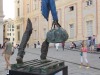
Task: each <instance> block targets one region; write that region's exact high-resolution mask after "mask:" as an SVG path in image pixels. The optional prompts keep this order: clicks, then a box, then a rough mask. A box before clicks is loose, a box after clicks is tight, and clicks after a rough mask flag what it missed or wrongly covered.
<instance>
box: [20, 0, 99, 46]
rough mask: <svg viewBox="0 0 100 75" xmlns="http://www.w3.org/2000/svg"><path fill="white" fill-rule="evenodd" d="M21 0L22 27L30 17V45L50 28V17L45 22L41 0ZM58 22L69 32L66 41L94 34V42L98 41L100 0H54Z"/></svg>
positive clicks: (82, 38) (41, 38)
mask: <svg viewBox="0 0 100 75" xmlns="http://www.w3.org/2000/svg"><path fill="white" fill-rule="evenodd" d="M22 1H23V18H24V22H23V25H24V27H23V29H24V30H25V28H26V25H27V18H30V19H31V21H32V25H33V33H32V35H31V38H30V40H29V43H30V45H31V44H33V43H37V41H40V42H41V43H42V42H43V40H44V39H45V37H46V33H47V31H48V30H50V29H51V25H52V17H51V14H50V16H49V21H48V22H47V21H46V20H45V19H44V17H43V16H42V14H41V0H22ZM56 6H57V13H58V18H59V23H60V24H61V26H62V27H63V28H64V29H66V30H67V32H68V34H69V39H68V41H78V40H86V39H87V37H89V36H92V35H96V42H97V43H100V39H99V38H100V33H99V32H100V29H99V28H100V21H99V20H100V0H56Z"/></svg>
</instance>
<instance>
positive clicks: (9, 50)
mask: <svg viewBox="0 0 100 75" xmlns="http://www.w3.org/2000/svg"><path fill="white" fill-rule="evenodd" d="M3 54H4V58H5V62H6V68H5V69H10V68H11V64H10V56H11V54H12V43H11V42H10V41H9V39H8V38H5V46H4V49H3V52H2V55H3Z"/></svg>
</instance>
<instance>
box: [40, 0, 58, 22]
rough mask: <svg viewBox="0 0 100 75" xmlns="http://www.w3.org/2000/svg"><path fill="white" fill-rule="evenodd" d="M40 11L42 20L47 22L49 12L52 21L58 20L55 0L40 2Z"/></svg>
mask: <svg viewBox="0 0 100 75" xmlns="http://www.w3.org/2000/svg"><path fill="white" fill-rule="evenodd" d="M41 11H42V15H43V16H44V18H45V19H46V20H47V21H48V17H49V12H50V11H51V14H52V17H53V20H54V21H55V20H58V16H57V11H56V6H55V0H42V2H41Z"/></svg>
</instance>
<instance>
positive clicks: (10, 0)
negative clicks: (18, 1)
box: [3, 0, 15, 19]
mask: <svg viewBox="0 0 100 75" xmlns="http://www.w3.org/2000/svg"><path fill="white" fill-rule="evenodd" d="M3 12H4V16H5V17H4V19H8V18H12V19H14V17H15V16H14V14H15V13H14V12H15V10H14V0H3Z"/></svg>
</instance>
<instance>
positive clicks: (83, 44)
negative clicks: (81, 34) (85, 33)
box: [80, 40, 89, 68]
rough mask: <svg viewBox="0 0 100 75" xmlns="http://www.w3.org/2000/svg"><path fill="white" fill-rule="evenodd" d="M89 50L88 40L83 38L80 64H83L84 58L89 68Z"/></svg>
mask: <svg viewBox="0 0 100 75" xmlns="http://www.w3.org/2000/svg"><path fill="white" fill-rule="evenodd" d="M87 51H88V50H87V45H86V42H85V41H84V40H83V41H82V47H81V53H80V56H81V65H80V68H81V67H82V66H83V59H84V60H85V62H86V68H89V64H88V59H87Z"/></svg>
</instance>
